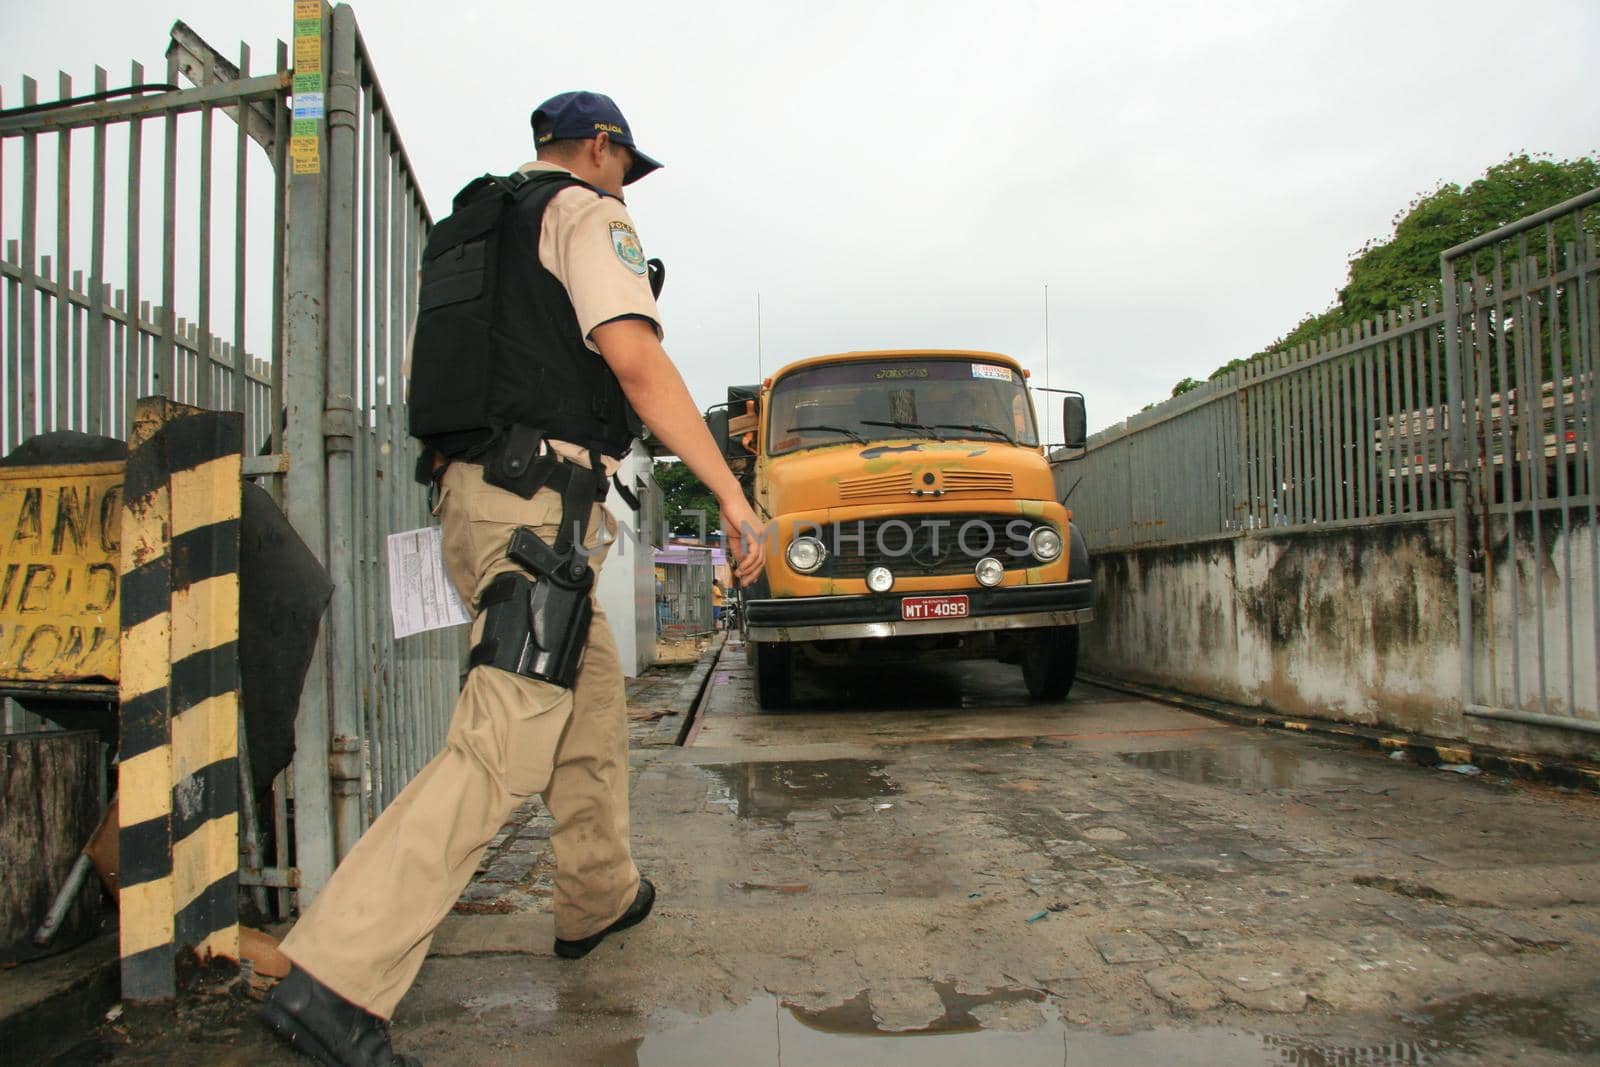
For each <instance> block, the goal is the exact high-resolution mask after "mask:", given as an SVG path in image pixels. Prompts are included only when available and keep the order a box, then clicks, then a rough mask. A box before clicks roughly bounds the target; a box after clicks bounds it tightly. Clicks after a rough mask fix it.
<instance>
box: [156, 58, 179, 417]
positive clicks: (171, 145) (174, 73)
mask: <svg viewBox="0 0 1600 1067" xmlns="http://www.w3.org/2000/svg"><path fill="white" fill-rule="evenodd" d="M177 83H178V56H177V54H176V53H174V54H173V55H171V56H169V57H168V59H167V84H168V85H176V84H177ZM164 127H165V132H164V134H163V138H162V146H161V150H162V158H163V165H162V170H161V305H160V307H158V308H157V309H156V316H157V323H156V330H157V333H156V346H155V351H154V353H153V355H154V361H153V365H152V371H153V375H154V380H153V390H154V392H155V393H157V394H158V395H160V396H165V397H171V398H172V399H174V400H178V399H180V396H179V393H178V390H177V384H178V383H177V377H176V373H177V358H178V357H177V351H178V350H177V307H178V113H177V112H176V111H168V112H167V116H166V123H165V124H164Z"/></svg>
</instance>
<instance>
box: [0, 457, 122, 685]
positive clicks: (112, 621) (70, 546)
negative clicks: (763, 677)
mask: <svg viewBox="0 0 1600 1067" xmlns="http://www.w3.org/2000/svg"><path fill="white" fill-rule="evenodd" d="M121 529H122V464H121V463H120V462H113V463H79V464H71V465H63V466H55V467H0V538H4V545H5V552H4V562H3V563H0V679H4V680H7V681H35V682H40V681H43V682H71V681H83V680H86V679H92V678H105V679H107V680H110V681H115V680H116V678H117V671H118V666H119V651H118V650H119V644H118V633H119V632H120V619H119V614H118V612H119V609H118V606H117V591H118V585H119V583H118V580H117V566H118V535H119V532H120V531H121Z"/></svg>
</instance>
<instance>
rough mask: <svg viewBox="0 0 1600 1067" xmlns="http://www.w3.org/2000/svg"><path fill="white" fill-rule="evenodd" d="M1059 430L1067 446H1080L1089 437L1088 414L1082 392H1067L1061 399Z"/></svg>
mask: <svg viewBox="0 0 1600 1067" xmlns="http://www.w3.org/2000/svg"><path fill="white" fill-rule="evenodd" d="M1061 432H1062V435H1063V436H1064V437H1065V438H1066V446H1067V447H1068V448H1082V447H1083V446H1084V443H1085V442H1086V441H1087V440H1088V437H1089V415H1088V412H1086V411H1085V410H1084V407H1083V394H1082V393H1068V394H1067V395H1066V396H1065V397H1063V398H1062V401H1061Z"/></svg>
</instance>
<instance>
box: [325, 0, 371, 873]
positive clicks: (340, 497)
mask: <svg viewBox="0 0 1600 1067" xmlns="http://www.w3.org/2000/svg"><path fill="white" fill-rule="evenodd" d="M354 31H355V16H354V15H353V14H352V13H351V11H350V9H349V8H348V7H346V6H342V5H341V6H339V7H337V8H335V9H334V11H333V33H332V35H331V40H332V50H331V56H330V58H329V60H328V62H327V67H328V82H327V86H328V91H327V109H328V111H327V114H328V154H327V157H326V158H327V163H326V166H327V169H328V241H327V245H326V248H327V259H328V288H327V293H328V305H327V307H328V311H327V314H328V319H327V330H328V365H327V378H326V382H327V385H326V391H325V393H324V397H323V413H322V419H323V434H324V437H325V438H326V441H325V446H324V447H325V448H326V450H327V496H326V498H325V500H326V506H327V537H328V559H327V563H328V576H329V577H330V578H331V579H332V580H333V588H334V592H333V600H332V603H331V604H330V605H329V607H328V614H327V617H326V622H325V626H326V628H327V631H328V649H329V653H330V656H329V680H330V683H331V685H330V699H331V701H332V708H331V710H332V712H333V729H334V738H333V742H334V746H335V749H336V750H337V751H338V752H339V753H340V754H341V755H344V756H350V755H352V752H351V750H350V746H352V745H354V746H356V748H355V750H354V753H353V755H355V756H356V757H359V753H360V748H359V744H360V742H359V738H360V735H361V723H360V707H361V705H360V691H359V689H358V687H357V686H356V673H355V672H356V663H355V652H356V650H355V646H354V643H353V642H354V637H355V619H354V616H355V586H354V575H353V573H352V572H353V570H354V566H353V563H354V560H353V544H352V540H351V526H352V524H353V522H354V506H353V505H354V500H353V496H352V492H353V491H352V487H351V486H352V483H351V479H352V458H353V457H352V449H353V447H354V443H355V432H356V426H355V411H354V403H355V398H354V396H353V389H354V383H355V365H354V351H353V349H354V318H355V311H356V308H355V304H354V299H353V298H354V286H355V278H354V266H355V264H354V251H355V240H356V218H355V211H356V205H355V173H356V151H357V146H356V143H355V142H356V137H355V120H356V114H357V112H358V109H359V107H360V103H359V93H360V90H359V88H358V87H357V86H356V85H355V84H354V81H355V62H356V60H355V37H354ZM334 803H335V809H334V832H335V839H336V841H337V842H338V848H339V855H340V856H341V857H342V856H345V855H347V854H348V853H349V851H350V849H352V848H354V847H355V843H356V840H357V839H358V838H359V837H360V836H361V832H362V831H363V830H364V829H365V828H366V820H365V819H364V818H363V817H362V810H361V796H360V775H359V772H358V771H356V769H355V768H353V767H345V768H343V769H342V770H340V771H338V772H336V778H335V782H334Z"/></svg>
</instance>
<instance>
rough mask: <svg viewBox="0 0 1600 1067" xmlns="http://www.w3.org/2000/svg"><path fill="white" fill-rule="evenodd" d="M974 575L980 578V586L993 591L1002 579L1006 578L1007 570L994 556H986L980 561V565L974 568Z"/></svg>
mask: <svg viewBox="0 0 1600 1067" xmlns="http://www.w3.org/2000/svg"><path fill="white" fill-rule="evenodd" d="M972 573H974V574H976V575H977V576H978V584H979V585H981V586H983V587H984V588H985V589H992V588H993V587H995V586H997V585H999V584H1000V581H1001V579H1003V578H1004V577H1005V576H1006V569H1005V567H1004V566H1002V565H1001V563H1000V561H999V560H997V559H995V558H994V557H993V556H984V557H983V558H982V559H980V560H979V561H978V565H977V566H976V567H974V568H973V570H972Z"/></svg>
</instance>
